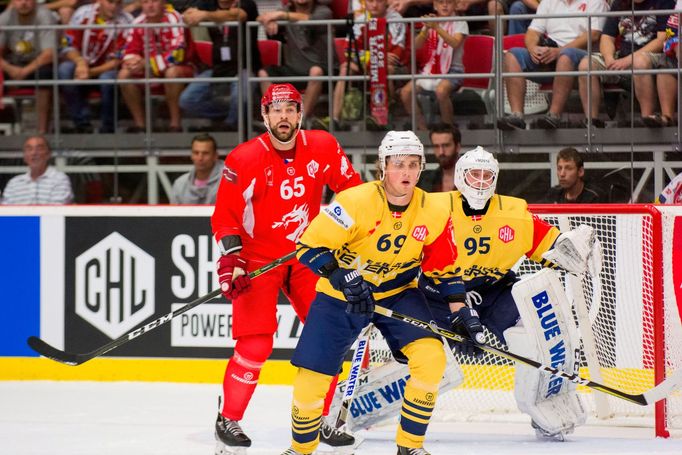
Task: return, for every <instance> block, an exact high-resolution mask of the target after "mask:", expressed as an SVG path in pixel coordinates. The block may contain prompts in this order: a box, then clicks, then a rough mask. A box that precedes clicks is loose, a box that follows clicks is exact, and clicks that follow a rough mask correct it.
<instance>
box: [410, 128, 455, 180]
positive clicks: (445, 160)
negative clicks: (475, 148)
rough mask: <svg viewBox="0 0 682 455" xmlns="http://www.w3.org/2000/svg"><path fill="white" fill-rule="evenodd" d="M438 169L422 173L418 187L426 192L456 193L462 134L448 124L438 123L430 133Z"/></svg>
mask: <svg viewBox="0 0 682 455" xmlns="http://www.w3.org/2000/svg"><path fill="white" fill-rule="evenodd" d="M429 139H431V147H433V154H434V155H435V156H436V160H438V168H436V169H435V170H432V171H431V170H429V171H424V172H422V175H421V178H420V179H419V183H417V186H418V187H419V188H421V189H422V190H424V191H429V192H434V191H454V190H455V163H456V162H457V159H458V158H459V152H460V150H461V148H462V133H460V131H459V129H457V128H456V127H454V126H452V124H448V123H438V124H436V125H434V126H433V127H431V130H430V131H429Z"/></svg>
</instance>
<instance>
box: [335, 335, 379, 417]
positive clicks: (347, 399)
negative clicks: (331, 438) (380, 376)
mask: <svg viewBox="0 0 682 455" xmlns="http://www.w3.org/2000/svg"><path fill="white" fill-rule="evenodd" d="M371 330H372V324H369V325H368V326H367V327H365V328H364V329H363V330H362V333H361V334H360V337H359V338H358V345H357V346H356V347H355V352H354V353H353V360H352V362H351V365H350V372H349V373H348V379H346V391H345V392H344V393H343V401H341V408H340V409H339V414H338V416H337V417H336V424H335V425H336V428H341V427H342V426H344V425H345V424H346V421H347V420H348V410H349V408H350V403H351V401H353V396H355V391H356V390H357V385H358V384H357V382H358V379H359V378H360V370H361V369H362V363H363V362H364V360H365V357H366V356H367V355H368V351H369V333H370V332H371Z"/></svg>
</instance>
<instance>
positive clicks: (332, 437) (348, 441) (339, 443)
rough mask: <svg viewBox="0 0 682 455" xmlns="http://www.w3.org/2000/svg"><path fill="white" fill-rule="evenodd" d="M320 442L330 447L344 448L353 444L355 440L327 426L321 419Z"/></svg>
mask: <svg viewBox="0 0 682 455" xmlns="http://www.w3.org/2000/svg"><path fill="white" fill-rule="evenodd" d="M320 442H321V443H323V444H327V445H328V446H331V447H346V446H349V447H350V446H352V445H353V444H355V438H354V437H353V436H351V435H349V434H348V433H344V432H343V431H341V430H339V429H337V428H335V427H333V426H332V425H329V424H328V423H327V422H326V421H325V420H324V419H322V425H320Z"/></svg>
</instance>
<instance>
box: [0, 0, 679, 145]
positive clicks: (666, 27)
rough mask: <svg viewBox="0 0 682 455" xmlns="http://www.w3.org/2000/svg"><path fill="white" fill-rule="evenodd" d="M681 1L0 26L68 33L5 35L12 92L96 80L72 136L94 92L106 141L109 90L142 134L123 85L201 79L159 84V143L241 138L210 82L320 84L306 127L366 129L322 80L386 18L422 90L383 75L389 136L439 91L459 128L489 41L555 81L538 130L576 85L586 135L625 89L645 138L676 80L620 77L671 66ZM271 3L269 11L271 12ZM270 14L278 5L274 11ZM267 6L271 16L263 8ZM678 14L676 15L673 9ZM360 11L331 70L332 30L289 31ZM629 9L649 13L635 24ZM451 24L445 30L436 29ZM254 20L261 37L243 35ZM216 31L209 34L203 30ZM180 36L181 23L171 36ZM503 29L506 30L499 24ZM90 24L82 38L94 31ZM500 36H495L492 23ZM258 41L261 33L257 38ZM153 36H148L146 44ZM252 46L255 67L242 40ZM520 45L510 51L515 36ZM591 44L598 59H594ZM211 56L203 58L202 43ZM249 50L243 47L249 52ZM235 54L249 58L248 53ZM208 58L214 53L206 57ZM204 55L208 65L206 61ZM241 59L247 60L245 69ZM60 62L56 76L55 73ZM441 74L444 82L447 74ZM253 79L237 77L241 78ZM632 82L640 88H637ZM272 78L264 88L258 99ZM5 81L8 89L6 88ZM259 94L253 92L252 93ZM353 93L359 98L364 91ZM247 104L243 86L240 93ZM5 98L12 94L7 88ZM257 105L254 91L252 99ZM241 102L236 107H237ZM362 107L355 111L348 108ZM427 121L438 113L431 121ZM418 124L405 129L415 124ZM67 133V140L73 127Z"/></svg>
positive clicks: (223, 11)
mask: <svg viewBox="0 0 682 455" xmlns="http://www.w3.org/2000/svg"><path fill="white" fill-rule="evenodd" d="M675 1H676V0H613V2H612V3H611V5H610V6H609V4H608V3H607V2H605V1H604V0H545V1H542V2H538V1H536V0H516V1H513V0H344V1H339V0H327V1H324V0H283V1H282V2H281V4H280V5H277V2H275V5H272V2H255V1H253V0H186V1H182V0H175V1H173V2H167V0H133V1H124V0H91V1H79V0H55V1H49V2H46V3H43V4H38V3H36V0H9V4H8V5H7V7H6V9H5V11H4V12H2V14H0V25H2V26H33V25H41V26H49V25H54V24H57V23H62V24H71V25H73V26H74V27H78V28H73V29H66V30H64V31H63V33H61V31H55V30H49V29H40V30H38V31H35V30H32V29H31V28H30V27H29V28H27V29H23V30H8V31H2V32H0V55H1V57H0V66H1V67H2V72H3V76H4V79H5V80H28V81H30V80H52V79H59V80H62V81H74V80H76V81H78V80H89V79H96V80H99V81H100V82H102V83H101V84H89V85H78V84H64V85H62V86H60V90H61V94H62V97H63V100H64V110H65V111H66V112H67V114H68V118H69V119H70V120H71V121H72V122H73V128H71V129H70V130H69V131H71V132H76V133H90V132H92V131H94V128H93V119H92V117H93V115H92V113H91V103H90V101H91V99H92V97H93V95H92V93H93V92H96V94H95V96H96V97H99V99H100V103H99V104H100V107H99V112H100V119H99V120H100V121H99V128H98V129H99V132H101V133H113V132H114V131H115V129H116V123H115V122H116V117H117V114H116V113H117V112H118V111H117V106H116V105H117V100H118V97H117V96H115V95H116V93H115V92H116V87H117V85H115V81H120V82H124V83H121V84H119V85H118V87H119V90H120V95H121V98H122V100H123V101H124V103H122V104H124V105H125V107H126V108H127V109H126V111H127V112H128V113H129V115H130V119H131V121H130V122H129V123H128V126H127V127H126V128H125V131H126V132H130V133H138V132H143V131H145V130H146V128H147V127H148V126H147V125H146V123H147V119H148V114H147V112H146V111H145V92H144V91H143V90H142V85H141V84H132V83H125V81H127V80H141V79H149V78H163V79H176V78H194V77H200V78H202V79H203V80H201V81H197V82H192V83H190V84H186V83H183V82H168V83H163V84H162V88H161V87H159V88H156V90H157V91H158V93H159V94H161V95H162V96H163V97H164V99H165V104H166V107H167V110H166V111H167V114H166V115H167V117H168V118H167V120H165V121H164V126H163V128H161V130H163V131H168V132H181V131H184V130H187V129H189V128H187V127H186V126H185V125H183V117H193V118H201V119H207V120H209V121H210V122H211V124H210V127H209V128H208V129H209V130H212V131H225V130H227V131H234V130H236V129H237V127H238V122H237V120H238V113H239V106H238V101H237V98H239V97H238V96H237V93H238V92H239V88H240V87H239V84H238V83H237V82H236V81H235V82H231V83H211V82H210V81H208V82H207V81H206V78H212V77H222V78H230V77H232V78H236V77H237V76H238V75H240V76H245V75H247V72H248V71H250V73H251V74H250V75H251V76H259V77H264V78H280V77H289V78H292V77H311V78H315V77H317V78H318V79H309V80H307V81H305V82H302V83H300V84H298V86H299V88H301V89H303V90H304V110H305V112H306V114H307V119H308V120H307V124H306V125H305V126H307V127H312V128H321V129H329V128H330V125H332V124H333V129H335V130H343V129H348V125H347V124H346V122H344V120H345V119H348V118H357V117H358V115H357V112H358V110H360V111H362V108H359V107H358V106H357V103H360V104H362V103H363V101H362V98H358V97H357V96H356V97H355V98H353V96H352V95H353V93H354V91H353V88H354V87H353V84H349V83H347V82H346V81H343V80H342V81H338V82H337V83H336V84H335V86H334V89H333V93H330V100H331V103H332V108H331V110H330V112H331V113H332V115H331V116H329V115H325V114H326V113H327V112H328V111H326V110H323V109H320V108H319V107H318V106H317V104H318V100H319V99H320V95H322V94H323V91H324V88H325V85H326V84H325V83H324V82H323V79H321V78H322V77H323V76H326V75H329V74H332V73H333V74H339V75H341V76H346V75H357V74H363V73H364V74H367V72H368V71H369V61H370V60H371V59H370V56H369V54H368V51H367V49H368V46H367V35H368V33H367V26H366V23H365V21H366V20H367V19H376V18H384V19H386V20H387V21H388V25H387V32H386V38H387V40H386V66H387V70H388V74H389V75H391V74H403V75H404V74H410V73H411V68H412V62H411V60H410V58H411V55H412V53H413V50H412V49H411V48H412V47H414V53H415V55H416V62H415V67H416V68H417V72H416V73H415V74H417V75H419V76H425V77H424V78H421V77H420V78H419V79H414V80H411V81H404V80H400V81H394V80H391V79H389V82H388V95H389V97H390V99H391V100H392V101H391V103H392V104H391V118H392V120H393V124H392V125H389V126H395V127H403V126H404V123H401V124H398V123H396V122H397V120H396V119H397V115H398V113H400V112H402V111H401V109H402V110H404V112H403V113H404V114H405V115H404V116H403V118H408V119H410V118H411V115H412V113H413V110H414V114H415V116H416V125H415V126H416V129H420V130H426V129H427V127H428V123H427V121H426V118H427V116H425V115H424V113H422V110H421V108H420V104H419V102H417V103H415V102H414V96H413V92H417V93H422V92H430V93H432V94H433V96H434V97H435V98H436V100H437V103H436V104H437V108H435V109H436V110H437V111H438V112H439V114H440V119H441V120H443V121H445V122H447V123H453V122H454V116H453V98H452V94H453V93H456V92H457V91H458V90H459V89H460V87H461V86H462V82H463V79H461V78H459V79H458V78H457V77H456V75H457V74H461V73H463V72H464V71H465V68H464V65H463V48H464V46H463V43H464V41H465V40H466V38H467V36H471V35H476V34H495V33H497V36H498V37H500V36H502V35H504V36H505V43H515V44H514V45H507V44H505V50H506V51H507V52H505V55H504V58H503V61H502V62H501V63H502V65H501V66H502V69H503V71H504V72H517V73H518V72H524V73H531V74H529V75H528V79H529V80H531V81H535V82H539V83H541V84H551V93H552V97H551V105H550V106H549V111H548V112H547V114H546V115H545V116H544V117H542V118H540V119H538V120H537V122H536V123H534V124H533V125H532V126H533V127H538V128H544V129H554V128H559V127H562V126H571V125H566V124H565V122H563V123H562V114H563V112H564V110H565V105H566V101H567V99H568V97H569V95H570V93H571V91H572V89H573V88H574V87H575V86H576V85H578V86H579V93H580V98H581V101H582V104H583V109H584V112H585V121H584V123H585V124H591V125H592V126H595V127H603V126H604V125H605V122H604V116H603V115H600V114H602V113H601V112H600V110H601V109H602V108H601V103H602V91H603V90H602V89H603V88H604V87H607V88H608V87H612V86H614V85H615V86H618V87H623V88H626V89H628V90H629V88H630V86H631V83H632V87H633V88H634V95H635V97H636V100H637V102H638V105H639V110H640V115H639V116H638V117H637V119H636V120H637V124H641V126H646V127H665V126H671V125H673V124H674V122H675V113H676V101H677V77H676V73H675V72H673V71H668V72H665V71H663V72H661V73H660V74H657V75H653V74H641V73H640V74H638V75H635V76H634V77H631V76H629V75H627V74H626V73H627V71H629V70H633V69H634V70H674V69H677V67H678V63H677V42H678V32H677V23H678V16H677V15H672V16H669V15H667V14H658V15H657V14H656V10H671V9H675V8H676V7H677V6H680V5H676V4H675ZM266 3H268V5H265V6H270V8H268V9H265V8H263V6H264V4H266ZM273 6H279V8H276V9H272V7H273ZM261 9H262V10H261ZM677 9H682V7H680V8H677ZM347 11H351V13H350V17H352V18H353V21H352V22H348V23H347V24H346V25H345V26H337V27H336V29H335V35H336V36H337V37H347V38H350V40H351V43H350V44H348V45H346V46H345V47H346V49H344V50H341V51H340V52H338V50H337V52H334V55H333V61H334V64H333V66H332V67H331V68H330V66H329V64H328V61H329V59H328V57H329V56H328V49H335V46H330V43H328V40H327V27H326V26H325V25H319V24H321V22H317V23H314V24H312V25H300V24H296V23H297V22H301V21H327V20H329V19H332V18H342V17H345V16H346V13H347ZM607 11H612V12H613V11H615V12H620V13H622V15H618V16H611V17H608V18H605V17H592V18H591V20H590V21H589V24H588V20H587V18H582V17H571V18H567V17H559V18H544V17H538V18H535V19H533V20H516V19H511V20H508V21H507V20H504V21H497V20H478V19H467V20H463V19H460V18H458V16H464V17H473V16H480V15H498V16H499V15H503V14H504V15H506V14H510V15H515V14H533V13H534V12H536V13H537V14H539V15H546V14H550V15H551V14H559V15H561V14H577V15H582V14H589V13H593V14H598V13H604V12H607ZM633 12H647V13H648V14H645V15H634V14H633ZM401 18H423V19H424V21H423V22H422V21H417V22H414V25H415V27H414V30H411V29H410V27H411V24H412V23H410V22H397V21H399V20H401ZM436 19H442V20H436ZM255 21H257V22H259V23H260V26H261V27H246V26H243V24H244V23H246V22H255ZM211 22H212V23H214V24H215V26H211V27H198V26H199V24H203V25H206V24H207V23H211ZM225 22H231V23H233V24H234V23H235V22H240V23H242V26H240V27H237V26H234V25H232V26H225V25H223V24H224V23H225ZM159 23H162V24H168V25H169V26H168V27H161V28H151V29H150V28H142V27H140V28H137V27H132V28H127V27H126V28H96V27H97V26H98V25H106V24H108V25H122V26H130V25H131V24H132V25H136V24H140V25H143V24H159ZM181 24H185V25H186V27H182V26H176V25H181ZM500 24H501V25H500ZM90 25H91V26H94V27H95V28H87V26H90ZM500 26H501V27H502V30H496V29H497V28H499V27H500ZM259 29H260V30H259ZM145 30H147V31H148V32H146V31H145ZM247 30H248V38H249V40H251V42H250V46H248V47H249V49H250V52H249V54H248V55H247V54H246V49H247V46H245V45H244V44H245V41H246V38H247ZM512 36H518V38H517V39H511V40H509V41H507V37H512ZM259 37H264V38H267V39H274V40H279V41H281V42H283V45H282V47H281V49H282V56H281V61H279V62H277V64H272V63H271V62H265V63H267V64H265V63H264V62H263V61H262V59H261V56H260V54H259V51H258V49H259V46H258V41H259ZM588 42H590V43H591V46H592V51H593V53H592V55H591V56H588V54H587V48H588ZM206 44H208V51H205V50H204V49H202V46H205V45H206ZM240 44H241V46H240ZM240 47H241V50H242V55H241V56H240V55H239V49H240ZM207 52H208V53H210V56H209V57H206V55H205V54H206V53H207ZM202 54H204V55H202ZM247 59H248V63H247ZM55 60H56V61H57V62H58V66H57V69H56V71H55V65H54V61H55ZM589 69H591V70H603V71H610V70H613V71H614V74H613V75H597V76H591V77H590V78H589V79H588V77H587V76H578V77H576V76H556V77H553V78H552V77H535V76H533V75H532V73H534V72H538V71H542V72H547V71H550V72H551V71H555V70H556V71H576V70H581V71H587V70H589ZM439 76H443V77H439ZM245 79H246V78H242V80H245ZM631 80H632V81H631ZM270 83H271V82H269V81H264V82H261V83H260V87H259V88H260V90H261V91H264V90H266V89H267V87H268V85H269V84H270ZM0 85H1V84H0ZM504 85H505V88H506V93H507V97H508V103H509V112H508V115H504V114H502V115H499V116H498V118H497V121H496V124H497V126H498V127H499V128H500V129H502V130H512V129H525V128H527V124H526V120H525V118H524V99H525V95H526V90H527V81H526V78H524V77H505V78H504ZM251 88H253V89H256V86H255V85H252V86H251ZM356 88H357V87H356ZM241 89H242V93H244V92H245V91H248V90H250V87H249V86H248V85H242V87H241ZM6 91H7V90H6ZM35 96H36V105H37V106H36V112H37V117H38V119H37V132H38V133H49V132H52V131H54V128H55V126H54V125H50V118H51V117H50V109H51V106H52V104H53V103H52V96H53V89H52V87H51V86H50V85H43V86H39V87H38V88H37V89H36V90H35ZM256 96H257V94H256ZM244 98H245V96H243V95H242V99H244ZM353 110H355V111H356V113H355V115H353V114H352V113H351V114H349V112H350V111H353ZM428 117H429V118H432V116H431V115H429V116H428ZM365 120H366V121H367V124H368V128H370V129H374V127H376V126H379V127H381V128H380V129H386V127H385V125H384V124H383V123H382V122H377V121H376V119H374V118H372V116H369V115H367V116H365ZM410 125H411V122H410ZM65 132H67V131H65Z"/></svg>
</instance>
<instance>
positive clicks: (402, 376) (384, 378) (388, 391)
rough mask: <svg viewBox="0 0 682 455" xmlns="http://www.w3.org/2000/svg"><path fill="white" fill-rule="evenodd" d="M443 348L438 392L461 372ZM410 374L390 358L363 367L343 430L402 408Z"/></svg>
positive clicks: (337, 398)
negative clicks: (383, 361) (441, 375)
mask: <svg viewBox="0 0 682 455" xmlns="http://www.w3.org/2000/svg"><path fill="white" fill-rule="evenodd" d="M443 349H444V351H445V358H446V367H445V373H444V374H443V379H442V380H441V381H440V384H439V387H438V390H439V393H441V394H442V393H445V392H447V391H449V390H452V389H454V388H455V387H457V386H458V385H460V384H461V383H462V381H463V380H464V375H463V374H462V370H461V369H460V367H459V365H458V364H457V362H455V358H454V356H453V355H452V351H450V350H449V348H448V347H447V346H444V347H443ZM409 377H410V372H409V370H408V367H407V365H405V364H402V363H398V362H396V361H395V360H390V361H388V362H386V363H384V364H383V365H380V366H378V367H372V368H370V369H368V370H364V371H363V372H362V373H361V374H360V377H359V378H358V380H357V384H356V387H357V389H356V391H355V397H354V398H353V401H352V402H351V404H350V409H349V413H348V420H347V421H346V430H348V431H350V432H355V431H358V430H362V429H365V428H369V427H370V426H372V425H375V424H378V423H380V422H384V421H386V420H389V419H394V418H396V416H398V414H399V412H400V409H401V407H402V399H403V396H404V395H405V385H406V384H407V380H408V379H409ZM345 385H346V384H345V382H341V383H339V385H338V387H337V388H336V393H335V394H334V401H333V403H332V408H331V411H330V413H329V414H330V415H332V416H336V415H338V413H339V409H340V407H341V403H342V401H343V395H344V393H345V391H346V388H345Z"/></svg>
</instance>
